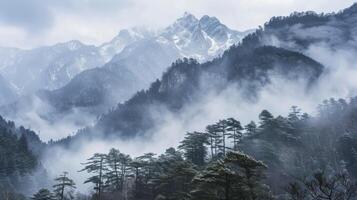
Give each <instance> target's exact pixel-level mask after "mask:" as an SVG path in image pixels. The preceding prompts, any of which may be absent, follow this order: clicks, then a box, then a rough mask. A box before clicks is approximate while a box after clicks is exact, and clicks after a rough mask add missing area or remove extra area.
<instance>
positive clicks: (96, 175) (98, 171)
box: [80, 153, 107, 200]
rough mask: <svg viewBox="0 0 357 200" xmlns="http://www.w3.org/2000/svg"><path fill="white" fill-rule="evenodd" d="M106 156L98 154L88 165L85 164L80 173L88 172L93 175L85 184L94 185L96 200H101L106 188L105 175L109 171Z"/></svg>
mask: <svg viewBox="0 0 357 200" xmlns="http://www.w3.org/2000/svg"><path fill="white" fill-rule="evenodd" d="M106 159H107V155H106V154H100V153H96V154H94V155H93V156H92V157H91V158H89V159H88V161H87V162H86V163H83V165H84V168H83V169H82V170H80V171H86V172H88V173H91V174H93V176H91V177H89V178H88V179H87V180H86V181H85V182H84V183H93V184H94V185H95V187H94V189H95V191H96V198H97V199H98V200H101V197H102V193H103V188H104V181H103V179H104V174H105V172H106V171H107V166H106Z"/></svg>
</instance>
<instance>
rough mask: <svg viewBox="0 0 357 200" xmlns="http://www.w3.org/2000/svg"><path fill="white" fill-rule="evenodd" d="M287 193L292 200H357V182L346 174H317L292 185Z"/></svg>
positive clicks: (287, 189)
mask: <svg viewBox="0 0 357 200" xmlns="http://www.w3.org/2000/svg"><path fill="white" fill-rule="evenodd" d="M286 191H287V193H288V199H291V200H310V199H314V200H324V199H328V200H353V199H356V198H357V182H356V181H353V180H351V179H350V178H349V176H348V175H347V174H346V173H338V174H335V175H327V174H326V173H324V172H316V173H314V174H313V175H312V176H311V177H308V178H305V179H304V180H300V181H297V182H293V183H290V185H289V186H288V187H287V188H286Z"/></svg>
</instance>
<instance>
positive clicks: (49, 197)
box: [31, 188, 54, 200]
mask: <svg viewBox="0 0 357 200" xmlns="http://www.w3.org/2000/svg"><path fill="white" fill-rule="evenodd" d="M31 199H32V200H54V198H53V194H52V193H51V192H50V191H49V190H48V189H44V188H43V189H40V190H39V191H38V192H37V193H36V194H34V195H33V197H31Z"/></svg>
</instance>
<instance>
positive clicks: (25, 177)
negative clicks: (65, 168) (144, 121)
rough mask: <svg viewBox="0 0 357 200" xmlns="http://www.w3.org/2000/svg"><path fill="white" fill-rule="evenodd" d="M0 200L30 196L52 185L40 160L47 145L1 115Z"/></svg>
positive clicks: (32, 133) (31, 132) (34, 134)
mask: <svg viewBox="0 0 357 200" xmlns="http://www.w3.org/2000/svg"><path fill="white" fill-rule="evenodd" d="M0 146H1V148H0V157H1V159H0V171H1V174H0V189H1V191H3V192H2V193H1V194H0V199H6V198H9V196H12V195H20V194H19V193H21V194H30V193H33V192H34V191H35V190H36V189H38V188H40V187H43V186H45V185H46V184H48V182H47V181H48V180H47V179H46V171H45V169H44V168H43V166H42V164H41V162H40V160H39V158H40V154H41V152H43V150H44V147H45V144H44V143H42V142H41V140H40V139H39V137H38V136H37V135H36V133H34V132H33V131H31V130H29V129H25V128H24V127H22V126H20V127H17V126H15V123H14V122H11V121H6V120H5V119H4V118H2V117H1V116H0Z"/></svg>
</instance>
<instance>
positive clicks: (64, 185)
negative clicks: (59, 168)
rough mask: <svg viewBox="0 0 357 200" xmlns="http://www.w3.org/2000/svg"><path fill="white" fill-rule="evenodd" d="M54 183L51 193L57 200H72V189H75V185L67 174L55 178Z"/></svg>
mask: <svg viewBox="0 0 357 200" xmlns="http://www.w3.org/2000/svg"><path fill="white" fill-rule="evenodd" d="M55 182H56V184H55V185H53V192H54V196H55V197H56V198H57V199H58V200H70V199H73V189H75V188H76V184H75V183H74V181H73V180H72V179H70V178H69V177H68V172H63V174H61V175H60V176H59V177H57V178H55Z"/></svg>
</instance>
